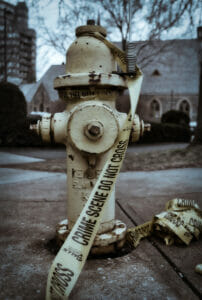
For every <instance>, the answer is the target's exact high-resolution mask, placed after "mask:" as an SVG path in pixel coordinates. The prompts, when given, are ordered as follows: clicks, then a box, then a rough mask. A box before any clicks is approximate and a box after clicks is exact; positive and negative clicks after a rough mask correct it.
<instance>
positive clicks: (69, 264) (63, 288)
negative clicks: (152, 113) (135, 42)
mask: <svg viewBox="0 0 202 300" xmlns="http://www.w3.org/2000/svg"><path fill="white" fill-rule="evenodd" d="M95 37H96V38H98V36H97V35H96V34H95ZM102 41H103V42H105V43H106V44H107V45H108V46H110V49H111V50H112V49H113V53H114V55H115V58H116V59H117V57H118V61H119V63H121V67H122V68H123V67H124V63H125V59H124V57H125V56H124V52H123V51H121V50H119V49H118V48H116V47H115V46H113V47H112V45H113V44H111V43H110V42H108V41H106V40H105V39H104V38H102ZM120 61H121V62H120ZM125 70H126V68H125V69H124V71H125ZM142 77H143V76H142V73H141V72H140V70H139V69H138V68H137V71H136V76H135V77H126V80H127V84H128V89H129V95H130V101H131V109H130V111H129V113H128V115H127V118H126V121H125V123H124V125H123V127H122V130H121V131H120V134H119V136H118V140H117V142H116V143H115V145H114V147H113V149H112V152H111V154H110V156H109V158H108V160H107V162H106V164H105V166H104V168H103V170H102V172H101V174H100V176H99V178H98V180H97V182H96V184H95V186H94V188H93V190H92V192H91V194H90V196H89V199H88V201H87V202H86V204H85V206H84V208H83V210H82V212H81V214H80V216H79V218H78V219H77V222H76V223H75V225H74V227H73V228H72V230H71V232H70V234H69V236H68V237H67V239H66V240H65V242H64V244H63V246H62V247H61V249H60V251H59V252H58V254H57V256H56V257H55V259H54V261H53V263H52V266H51V268H50V271H49V275H48V281H47V289H46V300H54V299H55V300H56V299H57V300H64V299H68V295H69V294H70V292H71V290H72V288H73V287H74V285H75V283H76V281H77V279H78V277H79V275H80V273H81V270H82V268H83V266H84V264H85V261H86V259H87V256H88V253H89V251H90V248H91V246H92V243H93V240H94V238H95V235H96V233H97V230H98V228H99V224H100V221H101V219H102V215H103V212H104V209H105V207H106V203H107V201H108V199H109V198H110V194H111V192H112V190H113V186H114V184H115V182H116V179H117V176H118V174H119V172H120V168H121V165H122V162H123V159H124V155H125V151H126V149H127V146H128V140H129V135H130V131H131V126H132V122H133V116H134V113H135V110H136V106H137V102H138V98H139V93H140V88H141V84H142ZM120 150H122V151H121V152H122V155H121V156H119V157H120V159H119V162H117V155H116V153H117V152H119V153H120ZM112 166H113V167H114V169H116V170H117V173H116V176H115V178H113V179H110V180H109V179H108V178H107V177H108V176H105V174H107V170H108V168H111V167H112ZM97 196H99V197H101V198H102V201H103V202H104V205H103V206H102V210H101V212H100V214H99V216H97V217H95V216H89V215H88V210H89V209H88V207H89V206H90V205H91V201H93V199H94V197H97ZM79 226H85V227H86V228H88V232H89V233H91V234H89V235H88V238H87V239H85V240H83V241H82V240H79V241H78V239H77V235H76V232H77V230H78V228H79ZM70 248H71V251H68V249H70ZM74 254H76V255H74Z"/></svg>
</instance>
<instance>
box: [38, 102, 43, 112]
mask: <svg viewBox="0 0 202 300" xmlns="http://www.w3.org/2000/svg"><path fill="white" fill-rule="evenodd" d="M39 111H43V103H41V104H40V106H39Z"/></svg>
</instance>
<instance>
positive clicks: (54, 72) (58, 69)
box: [39, 64, 65, 101]
mask: <svg viewBox="0 0 202 300" xmlns="http://www.w3.org/2000/svg"><path fill="white" fill-rule="evenodd" d="M63 74H65V65H64V64H62V65H52V66H51V67H50V68H49V69H48V70H47V71H46V73H45V74H44V75H43V77H42V78H41V79H40V80H39V82H40V83H43V85H44V87H45V89H46V91H47V93H48V95H49V98H50V100H51V101H55V100H58V98H59V97H58V92H57V91H56V90H55V89H54V88H53V81H54V79H55V78H56V77H57V76H59V75H63Z"/></svg>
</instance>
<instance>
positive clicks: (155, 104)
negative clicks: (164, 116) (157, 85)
mask: <svg viewBox="0 0 202 300" xmlns="http://www.w3.org/2000/svg"><path fill="white" fill-rule="evenodd" d="M150 112H151V117H152V118H160V116H161V108H160V103H159V101H157V100H156V99H154V100H152V101H151V103H150Z"/></svg>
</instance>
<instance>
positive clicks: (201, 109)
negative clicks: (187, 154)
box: [193, 61, 202, 144]
mask: <svg viewBox="0 0 202 300" xmlns="http://www.w3.org/2000/svg"><path fill="white" fill-rule="evenodd" d="M193 144H202V61H201V62H200V78H199V96H198V116H197V127H196V132H195V137H194V140H193Z"/></svg>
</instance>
